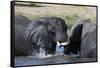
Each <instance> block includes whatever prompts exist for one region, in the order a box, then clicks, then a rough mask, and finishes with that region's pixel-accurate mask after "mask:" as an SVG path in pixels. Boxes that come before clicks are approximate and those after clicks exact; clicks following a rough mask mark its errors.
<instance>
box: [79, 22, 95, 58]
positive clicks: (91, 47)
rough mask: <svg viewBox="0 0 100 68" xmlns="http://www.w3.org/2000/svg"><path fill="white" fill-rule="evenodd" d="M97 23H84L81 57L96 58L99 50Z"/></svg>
mask: <svg viewBox="0 0 100 68" xmlns="http://www.w3.org/2000/svg"><path fill="white" fill-rule="evenodd" d="M96 47H97V38H96V24H95V23H84V24H83V30H82V39H81V52H80V55H81V57H88V58H96V57H97V52H96Z"/></svg>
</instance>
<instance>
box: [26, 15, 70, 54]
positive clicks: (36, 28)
mask: <svg viewBox="0 0 100 68" xmlns="http://www.w3.org/2000/svg"><path fill="white" fill-rule="evenodd" d="M66 32H67V25H66V24H65V21H64V20H63V19H61V18H58V17H49V18H40V19H37V20H34V21H33V22H31V24H29V25H28V27H27V30H26V33H25V34H26V35H25V37H26V40H28V41H30V44H31V45H32V46H33V53H38V52H39V48H40V47H41V48H43V49H44V50H45V51H46V54H55V49H56V44H57V43H56V42H57V41H59V42H66V41H67V40H68V35H67V33H66Z"/></svg>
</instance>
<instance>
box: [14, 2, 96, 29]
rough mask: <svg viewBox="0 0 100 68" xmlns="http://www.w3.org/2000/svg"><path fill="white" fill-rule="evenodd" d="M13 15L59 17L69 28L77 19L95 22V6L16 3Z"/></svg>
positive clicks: (32, 17) (33, 17)
mask: <svg viewBox="0 0 100 68" xmlns="http://www.w3.org/2000/svg"><path fill="white" fill-rule="evenodd" d="M44 6H45V7H44ZM37 7H38V8H37ZM15 15H23V16H26V17H27V18H29V19H31V20H34V19H37V18H39V17H60V18H62V19H64V20H65V22H66V24H67V25H68V27H69V28H71V27H72V26H73V24H75V23H76V21H77V20H79V19H90V20H91V21H93V22H96V8H95V7H92V8H91V7H83V6H69V5H67V6H66V5H56V6H55V5H52V4H37V3H27V4H24V3H16V5H15Z"/></svg>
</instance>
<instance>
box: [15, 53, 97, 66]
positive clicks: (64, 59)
mask: <svg viewBox="0 0 100 68" xmlns="http://www.w3.org/2000/svg"><path fill="white" fill-rule="evenodd" d="M92 61H96V58H79V57H75V56H74V57H72V56H64V55H56V56H51V57H45V58H38V57H33V56H21V57H15V66H27V65H35V66H37V65H49V64H69V63H75V62H92Z"/></svg>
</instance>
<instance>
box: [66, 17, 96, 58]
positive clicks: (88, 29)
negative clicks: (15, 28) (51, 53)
mask: <svg viewBox="0 0 100 68" xmlns="http://www.w3.org/2000/svg"><path fill="white" fill-rule="evenodd" d="M96 47H97V44H96V24H95V23H92V22H91V21H90V20H88V19H87V20H81V21H79V22H78V23H77V24H76V25H74V26H73V27H72V29H71V34H70V44H69V45H68V48H67V49H66V47H65V54H71V53H73V54H76V55H77V54H78V52H79V55H80V57H85V58H96V56H97V52H96Z"/></svg>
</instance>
